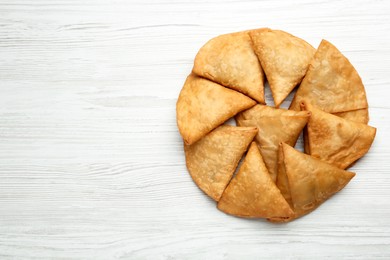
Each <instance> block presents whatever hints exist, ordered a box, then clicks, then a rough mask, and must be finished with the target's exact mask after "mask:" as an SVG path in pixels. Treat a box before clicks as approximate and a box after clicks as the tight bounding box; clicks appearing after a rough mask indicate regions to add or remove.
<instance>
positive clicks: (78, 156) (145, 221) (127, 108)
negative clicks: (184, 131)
mask: <svg viewBox="0 0 390 260" xmlns="http://www.w3.org/2000/svg"><path fill="white" fill-rule="evenodd" d="M389 13H390V4H389V3H388V2H386V1H380V0H376V1H331V0H326V1H317V2H313V1H309V0H299V1H294V3H293V2H290V1H281V0H273V1H270V0H262V1H217V0H208V1H199V2H193V1H189V0H185V1H184V0H183V1H164V0H159V1H151V0H150V1H140V0H139V1H135V0H133V1H108V0H107V1H103V0H94V1H89V0H88V1H76V0H69V1H68V0H36V1H33V0H30V1H27V0H26V1H24V0H12V1H11V0H3V1H1V2H0V104H1V105H0V258H1V259H118V258H123V259H237V258H240V259H259V258H261V259H263V258H276V259H278V258H311V259H314V258H335V259H341V258H347V259H348V258H349V259H371V258H383V259H389V258H390V218H389V217H388V215H389V214H390V200H389V198H390V176H389V174H390V172H389V171H390V161H389V159H388V158H389V156H390V135H389V134H388V133H389V132H390V117H389V113H390V104H389V101H388V100H389V95H390V91H389V85H390V76H389V68H390V49H389V46H390V35H389V33H388V32H389V30H390V16H389ZM265 26H267V27H271V28H277V29H283V30H286V31H288V32H290V33H293V34H295V35H297V36H299V37H302V38H303V39H305V40H307V41H308V42H309V43H311V44H312V45H313V46H317V45H318V44H319V42H320V40H321V39H322V38H325V39H327V40H329V41H330V42H332V43H334V44H335V45H336V46H337V47H338V48H339V49H340V50H341V51H342V52H343V53H344V54H345V55H346V56H347V57H348V58H349V59H350V60H351V62H352V64H354V66H355V67H356V68H357V70H358V71H359V73H360V75H361V77H362V78H363V82H364V83H365V86H366V91H367V95H368V100H369V103H370V116H371V121H370V124H371V125H373V126H376V127H377V128H378V132H377V138H376V140H375V142H374V144H373V147H372V149H371V150H370V152H369V154H367V156H365V157H364V158H363V159H361V160H360V161H358V162H357V163H356V164H355V165H354V166H353V168H352V170H353V171H356V172H357V176H356V178H355V179H354V180H353V181H352V182H351V183H350V184H349V185H348V186H347V188H346V189H344V190H343V191H342V192H340V194H337V195H336V196H334V197H333V198H332V199H331V200H329V201H328V202H327V203H325V204H324V205H322V206H321V207H320V208H319V209H318V210H316V211H315V212H313V213H312V214H310V215H308V216H306V217H304V218H302V219H299V220H296V221H294V222H292V223H290V224H287V225H275V224H270V223H267V222H266V221H261V220H260V221H259V220H245V219H239V218H234V217H231V216H227V215H225V214H223V213H221V212H219V211H218V210H217V209H216V208H215V203H214V202H213V201H211V200H210V199H208V198H207V197H206V196H205V195H204V194H203V193H202V192H201V191H200V190H199V189H198V188H197V187H196V186H195V184H194V183H193V182H192V180H191V178H190V176H189V174H188V173H187V171H186V168H185V162H184V155H183V148H182V141H181V138H180V135H179V133H178V131H177V127H176V120H175V102H176V99H177V96H178V94H179V91H180V89H181V87H182V84H183V82H184V80H185V78H186V75H187V74H188V73H189V72H190V70H191V67H192V62H193V59H194V57H195V54H196V52H197V51H198V49H199V48H200V47H201V46H202V45H203V44H204V43H205V42H206V41H207V40H208V39H210V38H212V37H214V36H216V35H219V34H222V33H227V32H233V31H239V30H244V29H249V28H258V27H265ZM267 100H268V101H269V102H271V100H272V98H271V96H270V92H269V89H267ZM289 101H291V95H290V97H289V98H288V100H287V102H286V103H285V104H284V107H286V106H287V105H288V104H287V103H288V102H289ZM298 146H299V147H301V146H302V144H301V143H299V144H298Z"/></svg>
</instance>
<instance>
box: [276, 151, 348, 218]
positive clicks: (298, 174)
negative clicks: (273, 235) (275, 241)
mask: <svg viewBox="0 0 390 260" xmlns="http://www.w3.org/2000/svg"><path fill="white" fill-rule="evenodd" d="M354 176H355V173H353V172H349V171H345V170H341V169H339V168H337V167H336V166H333V165H330V164H328V163H325V162H323V161H321V160H319V159H316V158H314V157H312V156H310V155H307V154H304V153H301V152H298V151H297V150H295V149H294V148H292V147H291V146H289V145H287V144H285V143H281V144H280V149H279V174H278V180H277V186H278V188H279V189H280V191H281V193H282V194H283V196H284V197H285V198H286V200H287V202H288V203H289V204H290V206H291V208H292V209H293V210H294V216H293V217H290V218H287V219H286V218H271V219H269V220H270V221H274V222H285V221H291V220H293V219H296V218H298V217H301V216H303V215H305V214H307V213H310V212H311V211H313V210H314V209H316V208H317V207H318V206H319V205H321V203H323V202H324V201H325V200H327V199H328V198H329V197H331V196H332V195H333V194H335V193H336V192H338V191H340V190H341V189H343V188H344V187H345V186H346V185H347V184H348V182H349V181H350V180H351V179H352V178H353V177H354Z"/></svg>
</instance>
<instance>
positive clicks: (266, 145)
mask: <svg viewBox="0 0 390 260" xmlns="http://www.w3.org/2000/svg"><path fill="white" fill-rule="evenodd" d="M309 117H310V112H307V111H293V110H286V109H277V108H272V107H269V106H264V105H256V106H254V107H252V108H250V109H248V110H246V111H243V112H241V113H240V114H238V115H237V116H236V121H237V124H238V125H239V126H255V127H257V128H258V130H259V132H258V133H257V135H256V139H255V140H256V142H257V144H258V145H259V148H260V152H261V155H262V156H263V159H264V162H265V165H266V166H267V168H268V171H269V173H270V175H271V177H272V179H273V180H274V181H275V180H276V175H277V172H278V171H277V157H278V156H277V155H278V149H279V143H280V142H284V143H287V144H289V145H291V146H294V145H295V143H296V142H297V140H298V137H299V135H300V133H301V132H302V129H303V127H304V126H305V125H306V123H307V121H308V119H309Z"/></svg>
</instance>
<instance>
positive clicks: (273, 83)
mask: <svg viewBox="0 0 390 260" xmlns="http://www.w3.org/2000/svg"><path fill="white" fill-rule="evenodd" d="M249 34H250V36H251V39H252V42H253V47H254V50H255V53H256V54H257V56H258V57H259V60H260V63H261V66H262V68H263V70H264V72H265V75H266V76H267V80H268V82H269V85H270V88H271V92H272V96H273V98H274V101H275V106H276V107H279V106H280V104H281V103H282V102H283V100H284V99H285V98H286V97H287V96H288V94H289V93H290V92H291V91H292V90H293V89H294V88H295V86H297V85H298V84H299V83H300V82H301V80H302V78H303V76H304V75H305V73H306V70H307V68H308V66H309V62H310V60H311V59H312V58H313V55H314V53H315V49H314V48H313V47H312V46H311V45H310V44H308V43H307V42H306V41H304V40H302V39H300V38H297V37H295V36H293V35H291V34H289V33H287V32H284V31H280V30H271V29H258V30H253V31H250V33H249Z"/></svg>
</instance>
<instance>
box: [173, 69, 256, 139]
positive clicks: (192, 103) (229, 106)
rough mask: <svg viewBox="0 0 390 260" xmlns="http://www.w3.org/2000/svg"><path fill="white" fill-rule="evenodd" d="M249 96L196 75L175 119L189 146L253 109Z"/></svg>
mask: <svg viewBox="0 0 390 260" xmlns="http://www.w3.org/2000/svg"><path fill="white" fill-rule="evenodd" d="M255 104H256V102H255V101H254V100H252V99H250V98H248V97H247V96H245V95H243V94H241V93H239V92H237V91H234V90H231V89H228V88H225V87H223V86H221V85H219V84H217V83H214V82H212V81H209V80H207V79H204V78H200V77H198V76H195V75H193V74H191V75H189V76H188V77H187V80H186V82H185V83H184V86H183V89H182V90H181V92H180V95H179V98H178V100H177V103H176V119H177V125H178V128H179V131H180V134H181V136H182V137H183V139H184V142H185V143H186V144H193V143H195V142H196V141H198V140H199V139H200V138H202V137H203V136H205V135H206V134H207V133H209V132H210V131H211V130H213V129H215V128H216V127H217V126H219V125H221V124H222V123H223V122H225V121H226V120H228V119H229V118H231V117H233V116H234V115H236V114H237V113H238V112H240V111H242V110H245V109H248V108H250V107H252V106H254V105H255Z"/></svg>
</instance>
